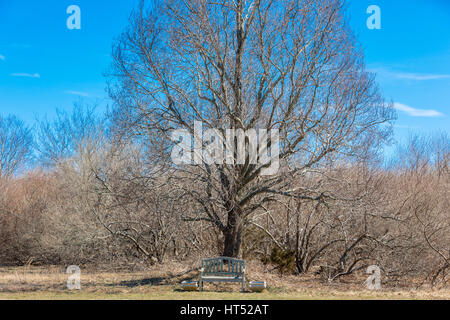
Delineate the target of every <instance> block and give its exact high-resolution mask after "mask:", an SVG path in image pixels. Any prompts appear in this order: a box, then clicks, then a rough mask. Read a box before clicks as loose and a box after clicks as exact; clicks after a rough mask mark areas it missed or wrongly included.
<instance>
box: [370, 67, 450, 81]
mask: <svg viewBox="0 0 450 320" xmlns="http://www.w3.org/2000/svg"><path fill="white" fill-rule="evenodd" d="M368 71H370V72H374V73H376V74H378V75H380V76H382V77H387V78H392V79H403V80H414V81H428V80H441V79H450V74H427V73H413V72H402V71H396V70H390V69H387V68H371V69H369V70H368Z"/></svg>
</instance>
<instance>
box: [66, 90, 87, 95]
mask: <svg viewBox="0 0 450 320" xmlns="http://www.w3.org/2000/svg"><path fill="white" fill-rule="evenodd" d="M64 93H67V94H72V95H75V96H82V97H90V94H89V93H87V92H82V91H73V90H68V91H64Z"/></svg>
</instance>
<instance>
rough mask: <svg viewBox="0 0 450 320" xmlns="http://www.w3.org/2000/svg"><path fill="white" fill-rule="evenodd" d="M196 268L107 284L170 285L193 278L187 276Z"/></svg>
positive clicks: (127, 285)
mask: <svg viewBox="0 0 450 320" xmlns="http://www.w3.org/2000/svg"><path fill="white" fill-rule="evenodd" d="M195 270H196V269H192V270H188V271H186V272H182V273H179V274H175V275H168V276H167V277H152V278H144V279H133V280H126V281H121V282H119V283H110V284H108V286H110V287H117V286H119V287H128V288H135V287H140V286H148V285H150V286H163V285H171V284H179V283H180V282H182V281H184V280H193V279H194V277H195V276H192V275H191V276H188V275H189V274H190V273H191V272H192V271H195Z"/></svg>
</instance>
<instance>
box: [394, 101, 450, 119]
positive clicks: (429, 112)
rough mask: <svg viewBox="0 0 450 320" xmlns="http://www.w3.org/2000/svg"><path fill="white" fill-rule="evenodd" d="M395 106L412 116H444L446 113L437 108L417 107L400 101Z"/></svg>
mask: <svg viewBox="0 0 450 320" xmlns="http://www.w3.org/2000/svg"><path fill="white" fill-rule="evenodd" d="M394 108H395V109H396V110H399V111H402V112H404V113H406V114H408V115H410V116H412V117H442V116H443V115H444V114H443V113H441V112H439V111H436V110H426V109H416V108H413V107H410V106H407V105H406V104H402V103H398V102H396V103H394Z"/></svg>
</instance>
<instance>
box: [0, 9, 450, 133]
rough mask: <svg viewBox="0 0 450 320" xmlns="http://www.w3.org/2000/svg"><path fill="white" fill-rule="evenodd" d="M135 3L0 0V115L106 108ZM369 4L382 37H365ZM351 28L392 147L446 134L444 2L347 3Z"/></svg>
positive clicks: (448, 47)
mask: <svg viewBox="0 0 450 320" xmlns="http://www.w3.org/2000/svg"><path fill="white" fill-rule="evenodd" d="M138 2H139V1H138V0H121V1H111V0H110V1H105V0H68V1H66V0H40V1H32V0H29V1H24V0H22V1H19V0H0V114H2V115H6V114H10V113H12V114H16V115H18V116H19V117H20V118H22V119H24V120H25V121H27V122H29V123H30V124H33V122H34V119H35V118H36V117H39V116H41V115H44V114H48V115H49V116H50V117H51V116H52V115H53V114H54V112H55V108H60V109H70V108H72V104H73V102H74V101H78V100H79V99H84V101H87V102H97V103H100V104H101V105H106V104H107V103H108V98H107V95H106V93H105V90H104V89H105V79H104V77H103V73H104V72H105V71H106V70H107V68H108V66H109V64H110V61H111V60H110V59H111V58H110V53H111V45H112V43H113V40H114V39H115V38H116V37H118V36H119V35H120V33H121V32H122V31H123V30H124V28H125V27H126V25H127V21H128V16H129V13H130V11H131V10H132V9H133V8H134V7H136V5H137V4H138ZM72 4H75V5H78V6H79V7H80V8H81V21H82V22H81V27H82V28H81V30H69V29H67V27H66V20H67V18H68V17H69V15H68V14H67V13H66V9H67V7H68V6H70V5H72ZM369 5H378V6H379V7H380V9H381V28H382V29H381V30H369V29H368V28H367V26H366V21H367V18H368V17H369V16H370V15H369V14H367V13H366V10H367V7H368V6H369ZM348 9H349V10H348V13H349V16H350V19H351V26H352V28H353V30H354V32H355V34H356V36H357V39H358V40H359V42H360V43H361V45H362V46H363V48H364V52H365V56H366V63H367V67H368V68H369V69H370V70H372V71H374V72H376V73H377V79H378V82H379V84H380V87H381V89H382V91H383V93H384V94H385V96H386V98H388V99H389V100H392V101H393V102H394V103H395V106H396V108H397V109H398V114H399V118H398V121H397V123H396V127H395V134H396V138H397V139H398V140H401V139H403V138H404V137H405V136H406V135H407V134H409V133H410V132H432V131H435V130H442V131H447V132H450V121H449V119H450V118H449V117H450V1H448V0H409V1H408V0H352V1H350V3H349V8H348Z"/></svg>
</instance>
